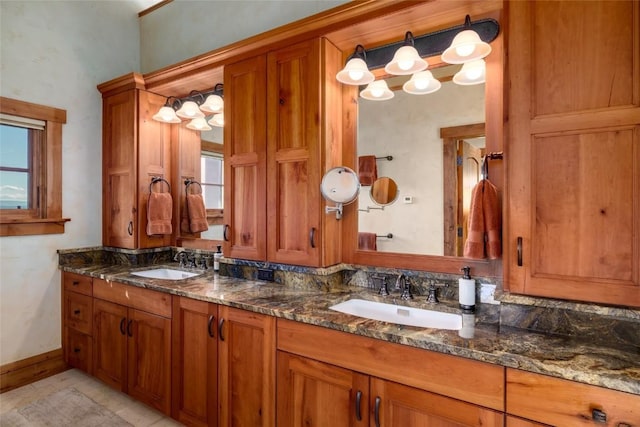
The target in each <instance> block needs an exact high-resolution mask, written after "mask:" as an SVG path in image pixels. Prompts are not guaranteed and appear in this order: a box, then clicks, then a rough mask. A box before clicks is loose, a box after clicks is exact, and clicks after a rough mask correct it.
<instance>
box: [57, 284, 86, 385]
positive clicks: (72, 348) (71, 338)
mask: <svg viewBox="0 0 640 427" xmlns="http://www.w3.org/2000/svg"><path fill="white" fill-rule="evenodd" d="M92 294H93V281H92V279H91V277H86V276H81V275H78V274H74V273H66V272H63V273H62V342H63V357H64V361H65V363H66V364H67V365H69V366H71V367H74V368H78V369H81V370H83V371H85V372H87V373H92V368H93V365H92V358H93V338H92V334H93V298H92Z"/></svg>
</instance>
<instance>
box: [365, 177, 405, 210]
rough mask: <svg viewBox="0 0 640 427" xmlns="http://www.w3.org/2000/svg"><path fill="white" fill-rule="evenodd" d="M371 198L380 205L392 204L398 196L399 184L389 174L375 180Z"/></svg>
mask: <svg viewBox="0 0 640 427" xmlns="http://www.w3.org/2000/svg"><path fill="white" fill-rule="evenodd" d="M370 196H371V200H372V201H373V202H374V203H375V204H376V205H378V206H387V205H390V204H392V203H393V202H395V201H396V199H397V198H398V185H397V184H396V182H395V181H394V180H393V179H391V178H389V177H388V176H383V177H382V178H378V179H376V180H375V182H374V183H373V185H372V186H371V195H370Z"/></svg>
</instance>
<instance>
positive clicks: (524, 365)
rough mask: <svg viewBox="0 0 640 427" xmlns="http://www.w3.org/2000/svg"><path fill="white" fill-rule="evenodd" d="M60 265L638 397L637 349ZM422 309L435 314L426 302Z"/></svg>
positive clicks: (240, 284)
mask: <svg viewBox="0 0 640 427" xmlns="http://www.w3.org/2000/svg"><path fill="white" fill-rule="evenodd" d="M161 267H168V268H173V269H179V268H177V265H175V264H166V265H154V266H153V268H161ZM60 268H61V269H62V270H63V271H69V272H73V273H79V274H84V275H89V276H92V277H97V278H101V279H105V280H113V281H118V282H121V283H126V284H129V285H133V286H139V287H144V288H148V289H154V290H158V291H162V292H168V293H170V294H173V295H180V296H185V297H189V298H194V299H198V300H204V301H209V302H213V303H217V304H222V305H228V306H232V307H237V308H241V309H245V310H251V311H255V312H259V313H264V314H268V315H272V316H275V317H281V318H285V319H290V320H295V321H298V322H302V323H307V324H312V325H318V326H322V327H326V328H330V329H334V330H339V331H344V332H349V333H353V334H357V335H362V336H366V337H371V338H375V339H381V340H385V341H389V342H395V343H399V344H404V345H408V346H412V347H418V348H423V349H427V350H432V351H437V352H440V353H446V354H451V355H456V356H462V357H466V358H470V359H475V360H479V361H483V362H487V363H492V364H497V365H501V366H506V367H510V368H518V369H522V370H525V371H530V372H535V373H540V374H546V375H551V376H554V377H558V378H564V379H569V380H573V381H578V382H582V383H586V384H591V385H596V386H602V387H606V388H610V389H614V390H619V391H624V392H628V393H632V394H636V395H640V344H638V345H635V346H634V345H624V344H618V345H611V346H604V345H602V344H596V343H594V342H593V341H591V340H584V339H583V340H581V339H580V338H579V337H576V338H568V337H563V336H556V335H548V334H541V333H535V332H531V331H528V330H523V329H516V328H508V327H501V326H499V325H498V324H497V323H492V324H490V323H483V322H482V321H480V319H479V318H476V319H475V321H474V319H471V321H472V322H473V323H474V327H472V328H468V327H467V325H468V321H469V319H468V318H467V319H465V320H466V321H467V323H466V324H465V328H464V333H459V331H450V330H439V329H423V328H417V327H411V326H401V325H396V324H390V323H386V322H379V321H374V320H368V319H364V318H360V317H356V316H352V315H348V314H343V313H339V312H336V311H333V310H329V308H328V307H330V306H331V305H334V304H337V303H339V302H342V301H345V300H347V299H350V298H362V299H369V300H376V298H378V297H377V295H376V294H375V292H373V291H372V290H369V289H366V288H356V287H352V288H342V289H336V290H329V291H325V290H321V289H309V288H305V287H300V286H285V285H283V284H279V283H274V282H263V281H253V280H246V279H237V278H231V277H224V276H219V275H218V274H215V273H213V272H212V271H211V270H208V271H206V272H204V273H203V274H201V275H199V276H196V277H193V278H189V279H184V280H180V281H171V280H161V279H145V278H142V277H138V276H134V275H132V274H131V272H132V271H135V270H145V269H149V268H151V267H150V266H144V267H142V266H138V267H132V266H124V265H104V264H93V265H82V266H77V265H74V266H70V265H64V266H61V267H60ZM190 271H193V270H190ZM386 302H389V301H388V300H387V301H386ZM414 305H416V306H420V305H418V304H414ZM422 307H423V308H429V309H433V307H431V306H426V304H425V305H423V306H422ZM437 309H438V310H442V311H455V312H459V310H457V309H455V308H452V307H447V306H446V305H444V304H440V305H438V306H437ZM461 335H463V336H465V337H469V338H465V337H463V336H461Z"/></svg>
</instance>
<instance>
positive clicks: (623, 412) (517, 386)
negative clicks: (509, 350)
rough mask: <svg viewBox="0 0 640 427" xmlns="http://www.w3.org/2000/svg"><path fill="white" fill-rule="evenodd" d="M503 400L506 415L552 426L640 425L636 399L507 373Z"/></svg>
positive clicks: (527, 374) (639, 401)
mask: <svg viewBox="0 0 640 427" xmlns="http://www.w3.org/2000/svg"><path fill="white" fill-rule="evenodd" d="M506 396H507V413H508V414H510V415H515V416H518V417H522V418H525V419H528V420H532V421H536V422H540V423H544V424H549V425H553V426H578V425H580V426H582V425H583V426H592V425H594V423H595V424H597V425H606V426H635V425H640V396H637V395H633V394H629V393H623V392H620V391H615V390H609V389H605V388H601V387H595V386H591V385H587V384H580V383H576V382H573V381H568V380H563V379H559V378H553V377H549V376H545V375H540V374H534V373H530V372H523V371H519V370H516V369H507V394H506ZM508 425H509V426H513V425H515V426H518V424H512V423H511V422H510V423H509V424H508ZM524 425H525V426H526V425H527V424H524ZM533 425H536V424H533Z"/></svg>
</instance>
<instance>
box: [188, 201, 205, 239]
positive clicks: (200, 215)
mask: <svg viewBox="0 0 640 427" xmlns="http://www.w3.org/2000/svg"><path fill="white" fill-rule="evenodd" d="M187 210H188V212H189V230H190V231H191V232H192V233H198V232H200V231H207V230H208V229H209V224H208V223H207V211H206V209H205V207H204V200H203V199H202V194H187Z"/></svg>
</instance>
